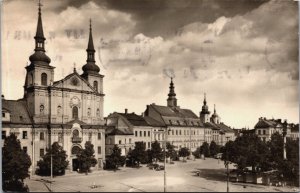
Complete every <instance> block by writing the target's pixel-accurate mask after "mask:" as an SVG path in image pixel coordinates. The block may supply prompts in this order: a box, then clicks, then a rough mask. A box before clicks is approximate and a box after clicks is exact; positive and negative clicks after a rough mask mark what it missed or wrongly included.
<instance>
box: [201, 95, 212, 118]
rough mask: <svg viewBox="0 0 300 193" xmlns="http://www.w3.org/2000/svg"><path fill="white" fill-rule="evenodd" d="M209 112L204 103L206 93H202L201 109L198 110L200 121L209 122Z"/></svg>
mask: <svg viewBox="0 0 300 193" xmlns="http://www.w3.org/2000/svg"><path fill="white" fill-rule="evenodd" d="M209 114H210V112H209V111H208V106H207V104H206V93H204V101H203V106H202V111H201V112H200V120H201V121H202V123H206V122H209Z"/></svg>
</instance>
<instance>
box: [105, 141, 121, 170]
mask: <svg viewBox="0 0 300 193" xmlns="http://www.w3.org/2000/svg"><path fill="white" fill-rule="evenodd" d="M121 165H124V158H123V157H122V156H121V149H120V148H119V147H118V146H117V145H115V146H114V148H113V149H112V154H111V155H109V156H107V158H106V165H105V168H106V169H113V170H117V169H118V167H119V166H121Z"/></svg>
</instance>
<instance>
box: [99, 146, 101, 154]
mask: <svg viewBox="0 0 300 193" xmlns="http://www.w3.org/2000/svg"><path fill="white" fill-rule="evenodd" d="M98 154H101V146H98Z"/></svg>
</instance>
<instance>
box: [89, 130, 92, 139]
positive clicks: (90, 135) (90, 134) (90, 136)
mask: <svg viewBox="0 0 300 193" xmlns="http://www.w3.org/2000/svg"><path fill="white" fill-rule="evenodd" d="M89 141H92V132H90V133H89Z"/></svg>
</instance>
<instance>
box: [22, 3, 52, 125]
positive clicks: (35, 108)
mask: <svg viewBox="0 0 300 193" xmlns="http://www.w3.org/2000/svg"><path fill="white" fill-rule="evenodd" d="M41 7H42V4H41V2H40V1H39V3H38V21H37V28H36V34H35V36H34V39H35V49H34V53H33V54H32V55H31V56H30V57H29V60H30V65H28V66H26V67H25V69H26V79H25V85H24V97H23V98H25V99H26V100H27V105H28V109H29V112H30V114H31V115H33V116H34V117H36V116H41V117H46V115H47V114H48V112H49V108H48V107H49V104H48V101H49V97H48V89H47V88H48V86H50V85H51V83H52V82H53V79H54V68H55V67H53V66H50V65H49V64H50V62H51V59H50V58H49V57H48V56H47V55H46V53H45V52H46V51H45V40H46V38H45V36H44V31H43V23H42V12H41ZM45 121H46V118H45Z"/></svg>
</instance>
